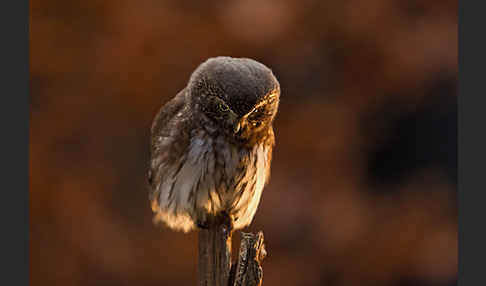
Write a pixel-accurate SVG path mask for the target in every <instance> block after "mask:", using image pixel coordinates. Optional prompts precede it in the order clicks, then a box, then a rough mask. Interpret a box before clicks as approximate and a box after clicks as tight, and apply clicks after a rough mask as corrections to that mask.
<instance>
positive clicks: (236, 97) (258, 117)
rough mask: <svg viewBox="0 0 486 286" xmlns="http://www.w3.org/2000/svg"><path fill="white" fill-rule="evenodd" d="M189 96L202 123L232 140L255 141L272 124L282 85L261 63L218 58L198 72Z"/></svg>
mask: <svg viewBox="0 0 486 286" xmlns="http://www.w3.org/2000/svg"><path fill="white" fill-rule="evenodd" d="M188 93H189V96H190V99H191V101H192V103H193V104H192V106H193V108H194V109H195V110H194V111H195V112H194V114H199V115H200V117H201V118H199V119H200V120H201V122H206V121H207V120H209V121H210V122H211V124H214V126H215V127H217V129H218V130H219V131H222V132H223V133H224V134H226V135H227V136H228V137H229V138H231V139H235V140H237V141H253V140H258V138H259V137H261V136H262V135H263V134H265V133H266V132H268V129H269V128H270V127H271V125H272V122H273V119H274V117H275V115H276V113H277V110H278V104H279V98H280V85H279V83H278V81H277V79H276V78H275V76H274V75H273V73H272V71H271V70H270V69H269V68H267V67H266V66H265V65H263V64H261V63H259V62H257V61H254V60H252V59H247V58H231V57H216V58H211V59H208V60H207V61H206V62H204V63H202V64H201V65H200V66H199V67H198V68H197V69H196V70H195V71H194V73H193V74H192V75H191V78H190V80H189V84H188Z"/></svg>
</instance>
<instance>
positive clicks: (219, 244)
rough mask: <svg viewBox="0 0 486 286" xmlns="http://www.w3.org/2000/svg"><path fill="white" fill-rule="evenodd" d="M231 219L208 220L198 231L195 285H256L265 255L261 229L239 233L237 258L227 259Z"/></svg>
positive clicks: (258, 284) (260, 281) (229, 250)
mask: <svg viewBox="0 0 486 286" xmlns="http://www.w3.org/2000/svg"><path fill="white" fill-rule="evenodd" d="M231 236H232V229H231V222H230V220H229V219H227V218H225V217H220V218H215V219H214V220H212V221H211V222H210V223H209V225H208V228H207V229H201V230H200V231H199V242H198V243H199V245H198V249H199V250H198V251H199V253H198V254H199V257H198V259H199V262H198V286H233V285H235V286H236V285H237V286H260V285H261V283H262V277H263V271H262V268H261V262H262V261H263V258H264V257H265V256H266V252H265V246H264V243H263V233H262V232H258V233H257V234H256V235H254V234H252V233H242V239H241V245H240V249H239V255H238V261H237V262H236V263H235V264H233V265H232V263H231Z"/></svg>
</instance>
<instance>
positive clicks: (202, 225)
mask: <svg viewBox="0 0 486 286" xmlns="http://www.w3.org/2000/svg"><path fill="white" fill-rule="evenodd" d="M196 225H197V227H198V228H200V229H209V223H208V222H207V221H205V222H203V221H197V222H196Z"/></svg>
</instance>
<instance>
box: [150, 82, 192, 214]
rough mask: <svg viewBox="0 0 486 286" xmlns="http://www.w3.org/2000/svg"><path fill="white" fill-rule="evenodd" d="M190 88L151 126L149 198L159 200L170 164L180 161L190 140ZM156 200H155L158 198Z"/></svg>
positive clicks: (158, 116) (181, 92) (178, 95)
mask: <svg viewBox="0 0 486 286" xmlns="http://www.w3.org/2000/svg"><path fill="white" fill-rule="evenodd" d="M186 97H187V92H186V89H183V90H181V91H180V92H179V93H178V94H177V95H176V96H175V97H174V98H172V99H171V100H170V101H169V102H167V103H166V104H165V105H164V106H162V107H161V108H160V110H159V112H158V113H157V115H156V116H155V118H154V120H153V122H152V127H151V139H150V140H151V144H150V145H151V146H150V166H149V170H148V176H147V178H148V184H149V189H150V190H149V198H150V200H151V201H152V206H153V207H154V203H158V202H157V200H156V199H155V198H157V197H158V193H159V188H158V186H160V184H161V181H162V180H163V177H164V173H165V172H166V171H167V166H173V165H174V164H178V162H179V160H180V159H181V158H182V157H184V153H185V151H186V149H187V147H188V146H189V142H190V130H191V126H190V111H189V109H188V105H187V99H186ZM154 199H155V200H154Z"/></svg>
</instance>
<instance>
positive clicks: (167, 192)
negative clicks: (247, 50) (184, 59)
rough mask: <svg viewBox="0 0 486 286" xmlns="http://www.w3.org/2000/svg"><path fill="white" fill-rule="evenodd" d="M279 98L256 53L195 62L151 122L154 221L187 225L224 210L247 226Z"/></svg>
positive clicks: (204, 222) (203, 223)
mask: <svg viewBox="0 0 486 286" xmlns="http://www.w3.org/2000/svg"><path fill="white" fill-rule="evenodd" d="M279 98H280V84H279V82H278V81H277V79H276V78H275V76H274V74H273V73H272V71H271V70H270V69H269V68H267V67H266V66H265V65H263V64H261V63H259V62H257V61H255V60H252V59H247V58H231V57H215V58H210V59H208V60H207V61H205V62H203V63H202V64H201V65H200V66H199V67H197V69H196V70H195V71H194V72H193V73H192V75H191V76H190V79H189V81H188V84H187V86H186V87H185V88H183V89H182V90H181V91H180V92H179V93H178V94H177V95H176V96H175V97H174V98H172V99H171V100H170V101H168V102H167V103H166V104H165V105H163V106H162V107H161V109H160V110H159V112H158V113H157V115H156V116H155V118H154V120H153V123H152V126H151V146H150V163H149V168H148V169H149V171H148V184H149V190H150V191H149V194H150V195H149V199H150V202H151V206H152V210H153V212H154V221H155V222H156V223H158V222H161V223H163V224H165V225H166V226H168V227H169V228H171V229H173V230H176V231H183V232H188V231H191V230H195V229H197V228H198V227H203V228H204V227H207V226H208V224H210V223H211V221H212V219H213V218H215V217H218V216H220V215H225V216H227V217H229V219H230V222H231V227H232V229H234V230H236V229H241V228H244V227H246V226H248V225H249V224H250V223H251V222H252V220H253V217H254V215H255V212H256V210H257V207H258V204H259V202H260V198H261V196H262V191H263V188H264V187H265V185H266V184H267V183H268V181H269V178H270V164H271V161H272V150H273V147H274V145H275V136H274V131H273V127H272V123H273V121H274V118H275V115H276V114H277V110H278V105H279Z"/></svg>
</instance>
